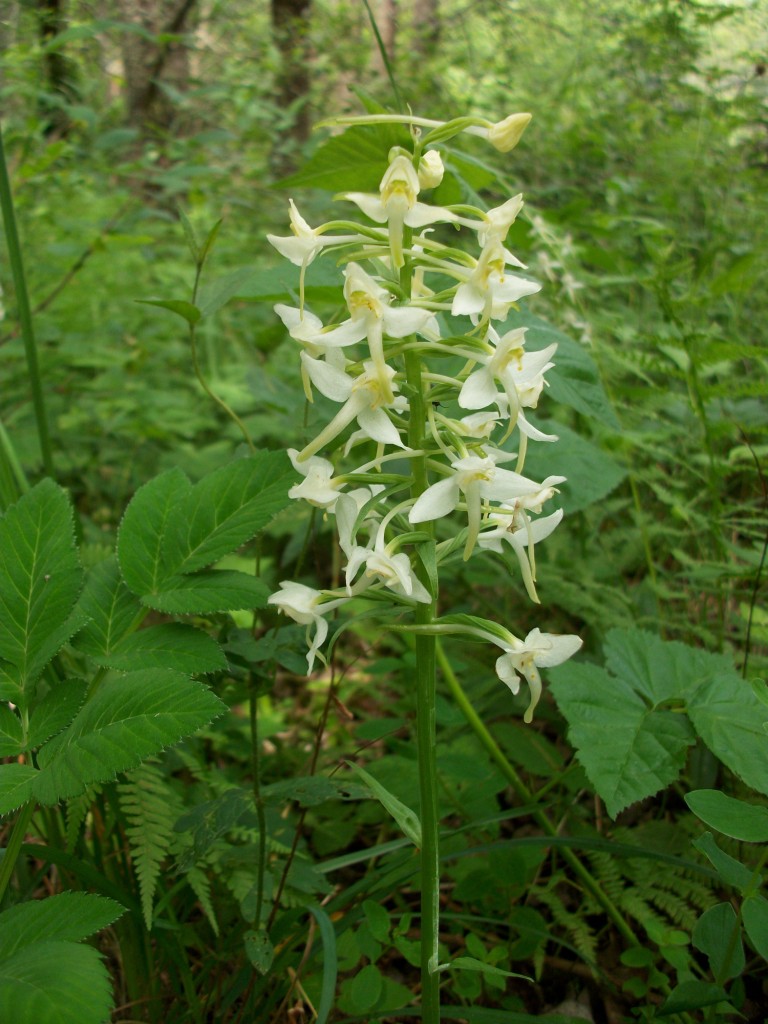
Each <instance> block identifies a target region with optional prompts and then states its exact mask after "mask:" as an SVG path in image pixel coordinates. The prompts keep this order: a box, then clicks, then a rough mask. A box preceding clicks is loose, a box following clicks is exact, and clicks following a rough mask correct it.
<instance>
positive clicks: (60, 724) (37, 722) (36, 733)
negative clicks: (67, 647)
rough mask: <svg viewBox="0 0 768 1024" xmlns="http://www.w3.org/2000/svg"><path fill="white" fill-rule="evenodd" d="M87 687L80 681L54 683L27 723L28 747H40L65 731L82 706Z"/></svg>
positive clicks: (69, 680) (68, 680) (70, 680)
mask: <svg viewBox="0 0 768 1024" xmlns="http://www.w3.org/2000/svg"><path fill="white" fill-rule="evenodd" d="M87 689H88V686H87V684H86V683H85V682H84V681H83V680H82V679H67V680H64V681H62V682H59V683H56V686H55V687H54V689H52V690H50V691H49V692H48V693H47V694H46V695H45V697H43V699H42V700H41V701H40V703H39V704H38V705H37V706H36V707H35V709H34V711H33V713H32V718H31V720H30V723H29V745H30V747H32V748H33V749H34V748H35V747H39V746H41V745H42V744H43V743H45V742H46V740H49V739H50V738H51V736H55V735H56V733H58V732H61V730H62V729H66V727H67V726H68V725H69V723H70V722H71V721H72V719H73V718H74V717H75V715H76V714H77V712H78V711H79V710H80V708H81V707H82V706H83V703H84V701H85V695H86V692H87Z"/></svg>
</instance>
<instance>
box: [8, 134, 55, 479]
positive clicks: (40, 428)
mask: <svg viewBox="0 0 768 1024" xmlns="http://www.w3.org/2000/svg"><path fill="white" fill-rule="evenodd" d="M0 211H1V212H2V215H3V225H4V226H5V240H6V244H7V246H8V259H9V262H10V264H11V275H12V277H13V286H14V289H15V291H16V308H17V310H18V317H19V324H20V327H21V335H22V338H23V339H24V352H25V354H26V357H27V373H28V376H29V385H30V388H31V391H32V405H33V408H34V410H35V422H36V424H37V437H38V441H39V444H40V455H41V457H42V460H43V469H44V470H45V473H46V475H47V476H53V457H52V455H51V441H50V435H49V433H48V417H47V415H46V411H45V402H44V400H43V387H42V381H41V378H40V370H39V368H38V362H37V345H36V343H35V334H34V330H33V327H32V314H31V312H30V307H29V296H28V294H27V281H26V277H25V274H24V261H23V259H22V255H21V245H20V244H19V234H18V231H17V229H16V214H15V212H14V208H13V195H12V193H11V182H10V179H9V177H8V166H7V164H6V161H5V150H4V148H3V133H2V129H1V128H0Z"/></svg>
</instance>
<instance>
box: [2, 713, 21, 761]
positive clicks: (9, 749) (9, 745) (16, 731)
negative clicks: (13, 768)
mask: <svg viewBox="0 0 768 1024" xmlns="http://www.w3.org/2000/svg"><path fill="white" fill-rule="evenodd" d="M23 750H24V733H23V731H22V728H21V719H20V718H19V716H18V715H17V714H16V712H15V711H11V709H10V708H9V707H8V705H7V704H0V757H16V756H17V755H18V754H20V753H22V751H23Z"/></svg>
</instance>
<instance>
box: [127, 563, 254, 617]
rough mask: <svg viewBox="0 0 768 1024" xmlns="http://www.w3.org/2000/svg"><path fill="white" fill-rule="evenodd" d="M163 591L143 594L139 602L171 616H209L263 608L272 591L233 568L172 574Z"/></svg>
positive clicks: (165, 582) (252, 577) (164, 584)
mask: <svg viewBox="0 0 768 1024" xmlns="http://www.w3.org/2000/svg"><path fill="white" fill-rule="evenodd" d="M162 588H163V589H162V590H161V591H160V593H156V594H146V595H145V596H144V597H142V599H141V600H142V603H143V604H145V605H147V606H148V607H149V608H154V609H156V610H157V611H159V612H168V613H169V614H173V615H210V614H213V613H214V612H232V611H240V610H251V609H253V608H264V607H266V604H267V598H268V597H269V595H270V593H271V591H270V588H269V587H268V586H267V585H266V583H264V582H263V581H262V580H260V579H259V578H258V576H249V575H248V573H245V572H237V571H236V570H234V569H227V570H224V569H221V570H216V569H208V570H205V571H203V572H197V573H193V574H192V575H191V576H173V577H171V578H170V579H168V580H165V581H164V582H163V584H162Z"/></svg>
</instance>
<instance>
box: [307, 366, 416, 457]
mask: <svg viewBox="0 0 768 1024" xmlns="http://www.w3.org/2000/svg"><path fill="white" fill-rule="evenodd" d="M301 359H302V363H303V364H304V367H305V368H306V372H307V374H308V376H309V378H310V380H311V381H312V383H313V384H314V385H315V387H316V388H317V390H318V391H320V392H321V393H322V394H324V395H325V397H326V398H330V399H331V400H332V401H334V402H343V403H344V405H343V407H342V408H341V409H340V410H339V411H338V412H337V413H336V415H335V416H334V418H333V419H332V420H331V422H330V423H328V424H326V426H325V427H324V428H323V429H322V430H321V431H320V433H319V434H318V435H317V437H316V438H315V439H314V440H313V441H310V443H309V444H308V445H306V447H305V448H303V449H302V451H300V452H299V454H298V455H297V456H296V458H297V459H298V461H299V462H305V461H306V460H307V459H308V458H310V457H311V456H312V455H315V454H316V453H317V452H319V451H320V449H321V448H324V447H325V446H326V445H327V444H330V442H331V441H333V440H334V439H335V438H336V437H338V436H339V434H340V433H341V432H342V431H343V430H344V429H345V427H347V426H348V425H349V424H350V423H352V422H353V421H354V420H357V423H358V426H359V427H360V430H362V431H363V433H364V434H365V435H366V436H367V437H369V438H371V440H373V441H378V442H379V443H380V444H393V445H395V446H396V447H398V448H405V447H406V446H405V445H404V444H403V442H402V440H401V439H400V432H399V431H398V429H397V427H396V426H395V425H394V423H393V422H392V420H391V419H390V418H389V416H388V415H387V414H386V412H385V411H384V409H385V408H387V407H389V408H398V409H400V408H402V403H399V402H397V399H396V398H395V396H394V392H395V391H397V390H398V388H397V384H395V383H394V376H395V371H394V370H393V369H392V368H391V367H390V366H387V365H386V364H385V365H384V367H383V371H379V369H378V368H377V367H376V366H374V364H373V363H372V362H365V363H363V372H362V373H361V374H360V376H359V377H350V376H349V375H348V374H346V373H344V372H343V371H341V370H337V369H336V368H335V367H333V366H329V365H328V364H327V363H325V362H322V361H321V360H319V359H312V357H311V356H308V355H307V354H306V352H302V353H301ZM396 403H397V404H396Z"/></svg>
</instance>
